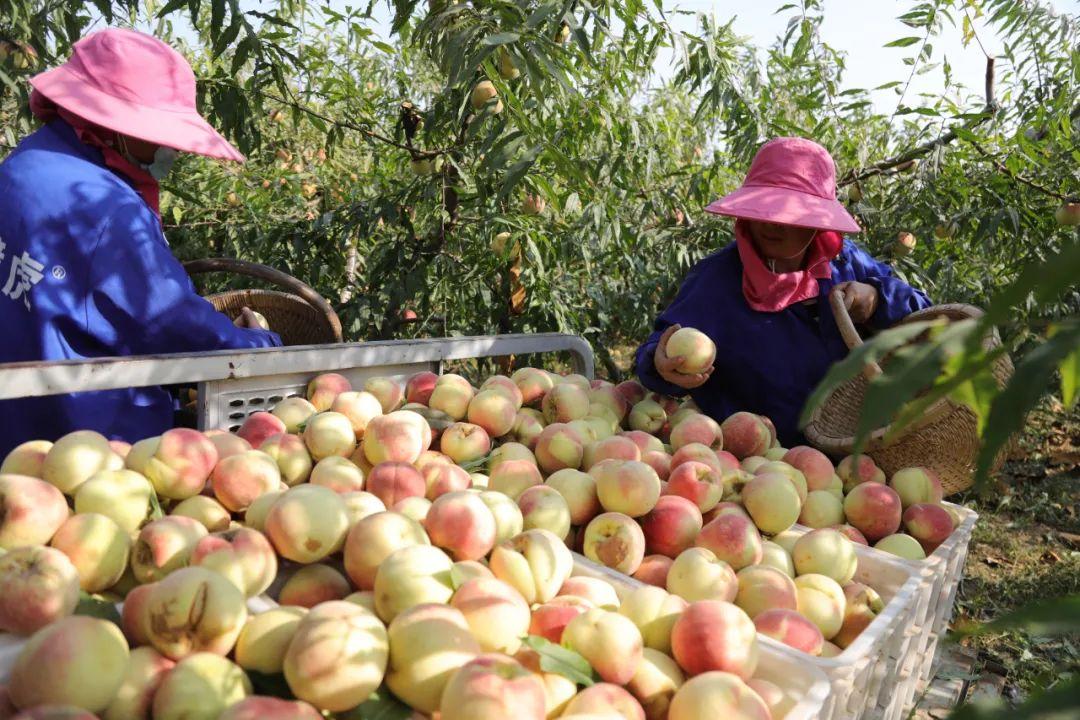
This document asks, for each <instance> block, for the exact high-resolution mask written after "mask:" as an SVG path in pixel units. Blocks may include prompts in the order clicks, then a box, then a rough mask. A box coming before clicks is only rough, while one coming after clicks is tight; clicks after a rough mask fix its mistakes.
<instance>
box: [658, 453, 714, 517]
mask: <svg viewBox="0 0 1080 720" xmlns="http://www.w3.org/2000/svg"><path fill="white" fill-rule="evenodd" d="M667 482H668V486H667V491H668V494H670V495H678V496H679V497H683V498H686V499H687V500H689V501H690V502H692V503H694V504H695V505H696V506H697V508H698V510H700V511H701V512H703V513H704V512H708V511H709V510H711V509H712V508H714V507H715V506H716V504H717V503H718V502H720V498H722V497H723V495H724V482H723V480H722V479H721V477H720V473H719V472H717V470H716V469H715V468H714V467H710V466H709V465H707V464H706V463H703V462H698V461H696V460H687V461H685V462H682V463H679V464H678V465H676V466H675V467H673V468H672V470H671V475H669V476H668V481H667Z"/></svg>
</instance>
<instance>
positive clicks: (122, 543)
mask: <svg viewBox="0 0 1080 720" xmlns="http://www.w3.org/2000/svg"><path fill="white" fill-rule="evenodd" d="M49 544H50V545H51V546H52V547H54V548H56V549H57V550H59V551H60V552H62V553H64V555H66V556H67V557H68V559H69V560H70V561H71V563H72V565H74V566H75V570H76V571H77V572H78V574H79V587H81V588H82V589H83V590H85V591H86V592H89V593H96V592H101V591H102V590H105V589H107V588H110V587H112V586H113V585H115V584H116V582H117V581H118V580H119V579H120V576H121V575H123V574H124V570H125V569H126V568H127V565H128V556H129V554H130V552H131V538H130V537H129V535H128V534H127V533H126V532H124V530H123V528H121V527H120V526H119V525H117V524H116V523H115V522H113V520H111V519H110V518H108V517H106V516H105V515H99V514H98V513H87V514H85V515H72V516H71V517H69V518H68V519H67V520H66V521H64V524H63V525H61V526H60V529H59V530H57V531H56V534H55V535H53V537H52V540H50V541H49ZM5 587H6V588H7V590H6V592H10V586H5Z"/></svg>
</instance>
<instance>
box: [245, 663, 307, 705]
mask: <svg viewBox="0 0 1080 720" xmlns="http://www.w3.org/2000/svg"><path fill="white" fill-rule="evenodd" d="M246 672H247V675H248V678H250V679H251V687H252V689H253V690H254V691H255V694H256V695H269V696H270V697H277V698H284V699H286V700H292V699H293V698H294V697H295V696H294V695H293V693H292V690H291V689H290V688H289V683H288V682H286V681H285V676H284V675H282V674H280V673H278V674H273V675H270V674H267V673H261V672H255V671H254V670H247V671H246Z"/></svg>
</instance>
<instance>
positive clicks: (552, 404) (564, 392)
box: [540, 383, 590, 424]
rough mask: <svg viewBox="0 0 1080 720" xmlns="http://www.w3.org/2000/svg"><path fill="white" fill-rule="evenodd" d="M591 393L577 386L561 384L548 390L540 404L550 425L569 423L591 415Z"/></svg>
mask: <svg viewBox="0 0 1080 720" xmlns="http://www.w3.org/2000/svg"><path fill="white" fill-rule="evenodd" d="M589 405H590V403H589V393H588V391H587V390H584V389H582V388H580V387H578V386H577V385H574V384H571V383H560V384H558V385H556V386H555V387H553V388H551V390H548V392H547V393H546V394H545V395H544V399H543V401H542V402H541V403H540V406H541V410H542V411H543V413H544V420H545V421H546V422H547V423H548V424H554V423H568V422H570V421H571V420H580V419H582V418H584V417H585V416H587V415H588V414H589Z"/></svg>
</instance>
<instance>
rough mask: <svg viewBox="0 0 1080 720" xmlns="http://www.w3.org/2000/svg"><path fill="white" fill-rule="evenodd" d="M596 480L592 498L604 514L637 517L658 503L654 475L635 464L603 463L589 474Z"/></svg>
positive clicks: (622, 462)
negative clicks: (595, 497)
mask: <svg viewBox="0 0 1080 720" xmlns="http://www.w3.org/2000/svg"><path fill="white" fill-rule="evenodd" d="M589 474H590V475H592V476H593V479H594V480H596V496H597V497H598V498H599V499H600V505H601V506H602V507H603V508H604V509H605V510H607V511H608V512H617V513H622V514H624V515H628V516H630V517H641V516H642V515H645V514H646V513H648V512H649V511H650V510H652V509H653V508H654V507H656V503H657V501H658V500H659V499H660V478H659V477H657V475H656V471H655V470H653V469H652V468H651V467H649V466H648V465H646V464H645V463H643V462H640V461H635V460H604V461H603V462H600V463H597V464H596V465H595V466H593V468H592V469H590V470H589Z"/></svg>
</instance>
